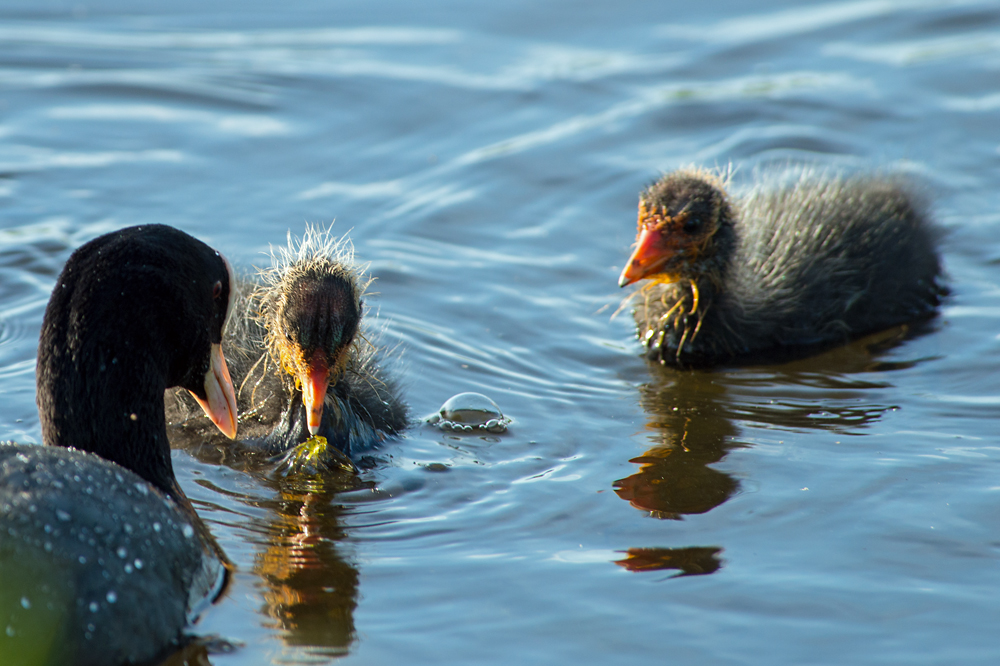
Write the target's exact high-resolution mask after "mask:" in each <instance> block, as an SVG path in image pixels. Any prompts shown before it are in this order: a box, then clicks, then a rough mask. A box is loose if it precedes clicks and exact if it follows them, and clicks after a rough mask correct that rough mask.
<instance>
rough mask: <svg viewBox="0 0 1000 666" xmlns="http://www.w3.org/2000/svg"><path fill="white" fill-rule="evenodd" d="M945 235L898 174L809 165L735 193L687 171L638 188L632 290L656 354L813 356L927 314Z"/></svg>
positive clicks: (691, 362)
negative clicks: (845, 172)
mask: <svg viewBox="0 0 1000 666" xmlns="http://www.w3.org/2000/svg"><path fill="white" fill-rule="evenodd" d="M937 238H938V232H937V231H936V229H935V228H934V226H933V225H932V223H931V221H930V219H929V215H928V213H927V207H926V204H925V203H924V202H923V201H922V199H921V198H920V197H919V196H917V195H916V193H915V192H914V191H913V189H912V187H911V186H910V185H908V184H907V183H906V182H905V181H904V180H902V179H900V178H898V177H895V176H891V175H879V174H855V175H849V176H841V175H836V174H825V173H815V172H809V171H803V172H800V173H798V174H796V175H795V176H794V177H792V178H791V179H789V178H788V177H786V178H785V179H784V180H780V179H777V178H775V179H773V182H769V183H768V182H765V183H760V184H757V185H756V186H755V187H753V188H752V189H750V190H749V192H748V193H746V194H745V195H743V196H741V197H738V198H733V197H730V195H729V194H728V193H727V192H726V183H725V182H723V180H722V179H721V178H719V177H718V176H716V175H715V174H712V173H709V172H706V171H703V170H697V169H684V170H680V171H676V172H674V173H671V174H668V175H666V176H664V177H663V178H662V179H660V180H659V181H657V182H656V183H654V184H653V185H651V186H650V187H649V188H647V189H646V190H645V191H644V192H643V193H642V194H641V195H640V205H639V237H638V240H637V247H636V249H635V251H634V252H633V254H632V256H631V257H630V259H629V262H628V263H627V265H626V266H625V269H624V270H623V271H622V276H621V278H620V280H619V284H620V285H621V286H626V285H627V284H631V283H633V282H636V281H638V280H641V279H648V280H649V282H648V283H647V284H645V285H644V286H643V287H642V289H640V290H639V291H638V292H636V294H634V295H633V298H634V302H635V320H636V324H637V326H638V332H639V338H640V340H641V341H642V342H643V344H644V345H645V347H646V349H647V353H648V355H649V357H650V358H651V359H654V360H658V361H660V362H661V363H664V364H668V365H678V366H705V365H713V364H718V363H724V362H728V361H740V362H746V361H764V360H770V359H775V358H782V357H788V356H792V355H796V354H801V353H806V352H808V351H811V350H815V349H818V348H822V347H825V346H829V345H833V344H838V343H842V342H845V341H847V340H849V339H851V338H853V337H857V336H859V335H863V334H865V333H869V332H874V331H878V330H881V329H884V328H888V327H890V326H894V325H898V324H904V323H907V322H912V321H914V320H919V319H922V318H927V317H929V316H931V315H933V314H934V313H935V311H936V307H937V305H938V304H939V302H940V300H941V298H942V296H943V295H944V294H945V293H946V290H945V287H944V286H943V282H942V271H941V262H940V259H939V257H938V254H937V250H936V243H937Z"/></svg>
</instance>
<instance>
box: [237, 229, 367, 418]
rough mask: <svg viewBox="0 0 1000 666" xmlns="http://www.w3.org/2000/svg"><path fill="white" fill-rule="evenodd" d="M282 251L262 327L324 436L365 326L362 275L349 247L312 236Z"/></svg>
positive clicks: (266, 293) (264, 289)
mask: <svg viewBox="0 0 1000 666" xmlns="http://www.w3.org/2000/svg"><path fill="white" fill-rule="evenodd" d="M289 246H290V247H289V249H283V250H279V254H278V255H277V256H276V257H275V266H274V267H273V268H272V269H271V270H269V271H265V272H264V273H263V274H262V279H263V284H262V285H261V287H260V288H259V289H258V292H257V295H256V298H257V299H258V301H259V303H260V306H261V311H260V313H259V316H260V322H261V324H262V325H263V327H264V329H265V330H266V331H267V345H268V348H269V350H270V354H271V356H272V357H273V358H274V360H275V361H276V362H277V363H278V364H279V365H280V366H281V367H282V368H283V369H284V370H285V372H287V373H288V376H289V377H290V378H291V380H292V381H293V382H294V384H295V386H296V388H299V389H301V391H302V402H303V404H304V405H305V409H306V418H307V425H308V428H309V432H310V433H312V434H314V435H315V434H316V433H317V432H319V429H320V425H321V423H322V421H323V402H324V399H325V397H326V393H327V389H328V388H329V386H330V385H331V384H335V383H336V382H337V380H338V379H339V378H340V376H341V375H342V374H343V372H344V368H345V367H346V365H347V361H348V358H349V357H350V350H351V345H352V343H353V342H354V338H355V335H356V334H357V332H358V327H359V324H360V322H361V314H362V308H363V301H362V298H361V297H362V294H363V293H364V289H365V286H366V284H362V283H361V272H360V271H359V270H358V269H357V268H355V267H354V264H353V263H352V262H351V261H350V256H349V255H350V252H351V251H350V246H349V244H345V243H342V242H339V241H336V240H334V239H333V238H332V237H331V236H330V235H329V234H328V233H327V234H324V233H320V232H319V231H317V230H313V231H312V232H310V233H308V234H307V235H306V237H305V238H304V239H303V240H302V241H301V243H299V244H298V246H296V245H295V244H293V243H292V242H291V240H290V241H289Z"/></svg>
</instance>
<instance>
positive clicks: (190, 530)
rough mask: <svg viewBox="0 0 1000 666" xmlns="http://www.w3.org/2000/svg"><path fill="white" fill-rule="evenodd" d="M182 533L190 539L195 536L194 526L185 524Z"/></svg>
mask: <svg viewBox="0 0 1000 666" xmlns="http://www.w3.org/2000/svg"><path fill="white" fill-rule="evenodd" d="M181 534H183V535H184V537H185V538H187V539H190V538H191V537H193V536H194V528H193V527H191V526H190V525H184V527H182V528H181Z"/></svg>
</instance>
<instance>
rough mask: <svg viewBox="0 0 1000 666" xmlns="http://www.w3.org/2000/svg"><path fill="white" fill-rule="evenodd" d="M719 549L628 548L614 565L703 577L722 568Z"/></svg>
mask: <svg viewBox="0 0 1000 666" xmlns="http://www.w3.org/2000/svg"><path fill="white" fill-rule="evenodd" d="M721 552H722V549H721V548H699V547H694V548H629V549H628V550H627V551H625V558H624V559H621V560H616V561H615V564H617V565H618V566H620V567H622V568H623V569H627V570H628V571H634V572H644V571H665V570H667V571H669V570H671V569H676V570H677V571H679V572H680V573H678V574H677V575H675V576H672V578H680V577H681V576H703V575H705V574H710V573H715V572H716V571H718V570H719V568H720V567H721V566H722V562H721V561H720V560H719V558H718V555H719V553H721Z"/></svg>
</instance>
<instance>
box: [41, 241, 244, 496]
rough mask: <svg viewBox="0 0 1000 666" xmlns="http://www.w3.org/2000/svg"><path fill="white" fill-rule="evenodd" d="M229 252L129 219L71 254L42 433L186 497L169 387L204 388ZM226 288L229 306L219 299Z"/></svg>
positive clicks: (50, 319) (48, 336)
mask: <svg viewBox="0 0 1000 666" xmlns="http://www.w3.org/2000/svg"><path fill="white" fill-rule="evenodd" d="M228 275H229V272H228V270H227V266H226V264H225V262H224V260H223V259H222V258H221V257H220V256H219V255H218V254H217V253H215V252H214V251H213V250H212V249H211V248H209V247H208V246H207V245H204V244H203V243H201V242H200V241H197V240H195V239H193V238H191V237H190V236H188V235H187V234H184V233H183V232H180V231H177V230H176V229H172V228H170V227H163V226H158V225H157V226H148V227H133V228H131V229H124V230H122V231H119V232H115V233H113V234H108V235H107V236H102V237H101V238H98V239H95V240H94V241H91V242H90V243H87V244H86V245H84V246H82V247H81V248H79V249H78V250H77V251H76V252H74V253H73V255H72V256H71V257H70V259H69V261H68V262H67V264H66V267H65V268H64V269H63V272H62V274H61V275H60V276H59V279H58V281H57V282H56V286H55V289H54V291H53V294H52V298H51V299H50V300H49V304H48V307H47V308H46V310H45V318H44V321H43V323H42V333H41V339H40V342H39V351H38V368H37V383H38V393H37V397H38V408H39V415H40V418H41V424H42V437H43V440H44V442H45V444H48V445H54V446H71V447H75V448H78V449H82V450H85V451H90V452H92V453H96V454H97V455H100V456H101V457H103V458H106V459H108V460H111V461H113V462H115V463H118V464H120V465H122V466H124V467H126V468H128V469H131V470H132V471H134V472H136V473H137V474H139V475H140V476H142V477H143V478H144V479H146V480H147V481H149V482H150V483H152V484H153V485H155V486H156V487H158V488H160V489H161V490H163V491H164V492H166V493H168V494H170V495H172V496H174V497H175V498H181V497H183V495H182V494H181V492H180V489H179V487H178V486H177V481H176V479H175V478H174V474H173V467H172V465H171V462H170V447H169V444H168V442H167V433H166V424H165V417H164V408H163V392H164V390H165V389H166V388H168V387H170V386H183V387H185V388H188V389H190V390H192V392H196V393H198V392H200V394H202V395H204V393H205V388H204V385H205V375H206V373H209V372H210V370H209V369H210V366H211V365H212V362H211V348H212V344H213V343H216V344H217V343H218V341H219V339H220V338H221V330H222V325H223V323H224V320H225V316H226V311H227V306H226V303H227V301H228V296H229V290H230V285H229V279H228ZM220 298H221V299H222V304H221V306H220V305H218V304H216V303H214V302H213V299H214V300H219V299H220Z"/></svg>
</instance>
